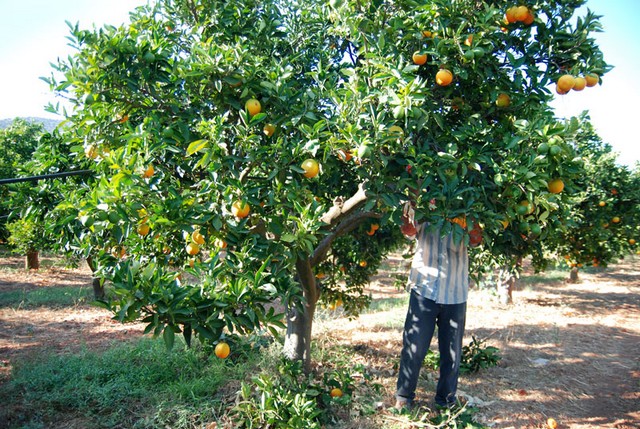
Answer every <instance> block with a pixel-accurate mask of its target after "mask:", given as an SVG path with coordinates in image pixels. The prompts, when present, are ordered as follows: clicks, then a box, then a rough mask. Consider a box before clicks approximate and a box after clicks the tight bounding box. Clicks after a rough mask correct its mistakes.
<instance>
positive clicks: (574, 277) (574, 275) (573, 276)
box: [567, 267, 580, 283]
mask: <svg viewBox="0 0 640 429" xmlns="http://www.w3.org/2000/svg"><path fill="white" fill-rule="evenodd" d="M567 281H568V282H569V283H578V282H579V281H580V278H579V277H578V267H573V268H571V271H570V272H569V279H568V280H567Z"/></svg>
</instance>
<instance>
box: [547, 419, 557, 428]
mask: <svg viewBox="0 0 640 429" xmlns="http://www.w3.org/2000/svg"><path fill="white" fill-rule="evenodd" d="M547 427H548V428H549V429H556V428H557V427H558V422H556V419H554V418H553V417H549V418H548V419H547Z"/></svg>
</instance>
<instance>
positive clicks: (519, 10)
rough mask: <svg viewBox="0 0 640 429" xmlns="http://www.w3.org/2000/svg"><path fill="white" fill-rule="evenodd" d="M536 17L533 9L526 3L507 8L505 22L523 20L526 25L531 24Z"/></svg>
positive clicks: (511, 22) (513, 22) (510, 22)
mask: <svg viewBox="0 0 640 429" xmlns="http://www.w3.org/2000/svg"><path fill="white" fill-rule="evenodd" d="M535 18H536V17H535V15H534V14H533V11H532V10H531V9H529V8H528V7H527V6H524V5H520V6H512V7H510V8H509V9H507V13H506V14H505V22H506V23H507V24H515V23H516V22H522V23H523V24H524V25H531V24H533V21H534V20H535Z"/></svg>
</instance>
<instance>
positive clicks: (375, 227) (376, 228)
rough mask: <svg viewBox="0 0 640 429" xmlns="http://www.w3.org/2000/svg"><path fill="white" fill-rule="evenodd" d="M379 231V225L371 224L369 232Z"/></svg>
mask: <svg viewBox="0 0 640 429" xmlns="http://www.w3.org/2000/svg"><path fill="white" fill-rule="evenodd" d="M379 229H380V225H378V224H377V223H372V224H371V231H377V230H379Z"/></svg>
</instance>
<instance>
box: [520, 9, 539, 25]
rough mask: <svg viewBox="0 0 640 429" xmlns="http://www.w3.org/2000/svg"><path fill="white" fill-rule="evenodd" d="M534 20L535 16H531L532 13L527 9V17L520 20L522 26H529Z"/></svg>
mask: <svg viewBox="0 0 640 429" xmlns="http://www.w3.org/2000/svg"><path fill="white" fill-rule="evenodd" d="M535 19H536V17H535V15H534V14H533V12H531V9H529V10H528V11H527V16H526V17H525V18H524V19H523V20H522V23H523V24H524V25H531V24H533V21H534V20H535Z"/></svg>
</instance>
